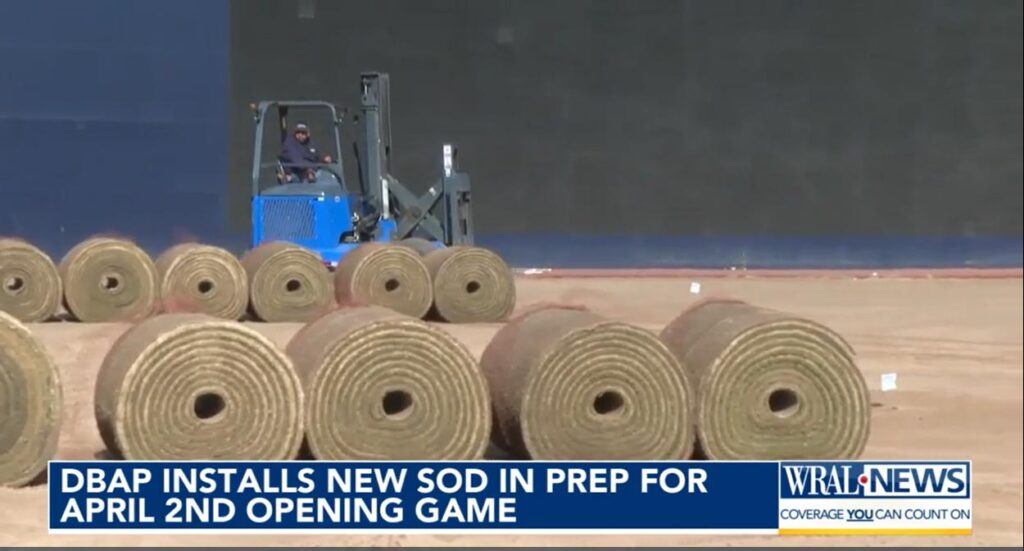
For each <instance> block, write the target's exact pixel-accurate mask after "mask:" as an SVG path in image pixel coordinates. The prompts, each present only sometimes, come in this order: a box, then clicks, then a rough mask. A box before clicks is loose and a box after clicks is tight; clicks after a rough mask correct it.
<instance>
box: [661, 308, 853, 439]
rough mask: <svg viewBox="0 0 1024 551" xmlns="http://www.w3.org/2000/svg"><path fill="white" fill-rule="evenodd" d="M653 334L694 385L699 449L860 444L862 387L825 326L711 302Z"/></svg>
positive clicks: (845, 351)
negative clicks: (673, 356) (670, 351)
mask: <svg viewBox="0 0 1024 551" xmlns="http://www.w3.org/2000/svg"><path fill="white" fill-rule="evenodd" d="M661 338H662V340H664V341H665V343H666V344H667V345H668V347H669V349H671V350H672V351H673V353H674V354H675V355H676V356H677V357H678V358H679V360H680V362H681V363H682V364H683V365H684V366H685V367H686V369H687V371H688V372H689V374H690V377H691V380H693V381H694V383H695V385H696V388H697V394H696V396H697V408H696V422H697V435H698V440H699V443H698V446H699V452H700V454H701V455H703V456H706V457H708V458H711V459H848V458H856V457H858V456H860V454H861V453H862V452H863V450H864V447H865V445H866V444H867V440H868V433H869V429H870V422H871V406H870V402H869V396H868V391H867V386H866V384H865V383H864V378H863V376H862V375H861V373H860V371H859V370H858V369H857V366H856V364H855V362H854V352H853V349H852V348H851V347H850V345H849V344H847V342H846V341H845V340H843V338H842V337H840V336H839V335H838V334H837V333H835V332H834V331H832V330H831V329H829V328H828V327H825V326H824V325H821V324H819V323H816V322H813V321H810V320H807V319H804V318H802V317H800V316H795V315H792V314H787V313H784V312H778V311H775V310H769V309H767V308H759V307H757V306H752V305H750V304H747V303H744V302H740V301H728V300H711V301H705V302H701V303H698V304H696V305H694V306H693V307H691V308H690V309H688V310H687V311H685V312H683V313H682V314H681V315H680V316H679V317H677V318H676V319H675V320H673V321H672V322H671V323H669V324H668V326H667V327H665V329H664V330H663V331H662V333H661Z"/></svg>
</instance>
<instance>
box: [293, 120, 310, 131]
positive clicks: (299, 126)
mask: <svg viewBox="0 0 1024 551" xmlns="http://www.w3.org/2000/svg"><path fill="white" fill-rule="evenodd" d="M295 131H296V132H299V131H302V132H307V133H308V132H309V126H306V123H304V122H300V123H298V124H296V125H295Z"/></svg>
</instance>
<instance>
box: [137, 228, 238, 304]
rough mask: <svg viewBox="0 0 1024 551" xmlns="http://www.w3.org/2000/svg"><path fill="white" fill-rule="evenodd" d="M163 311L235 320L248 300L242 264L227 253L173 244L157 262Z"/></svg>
mask: <svg viewBox="0 0 1024 551" xmlns="http://www.w3.org/2000/svg"><path fill="white" fill-rule="evenodd" d="M156 271H157V278H158V280H159V282H160V296H161V304H162V305H163V308H162V310H163V311H164V312H190V313H202V314H208V315H211V316H213V317H216V318H222V319H230V320H237V319H239V318H240V317H242V315H243V314H244V313H245V309H246V306H247V305H248V301H249V281H248V278H247V277H246V274H245V268H243V267H242V263H241V262H239V261H238V259H237V258H235V256H234V255H233V254H231V253H229V252H228V251H226V250H224V249H222V248H220V247H213V246H210V245H201V244H199V243H184V244H181V245H175V246H173V247H171V248H169V249H167V250H166V251H164V252H163V254H161V255H160V256H159V257H158V258H157V259H156Z"/></svg>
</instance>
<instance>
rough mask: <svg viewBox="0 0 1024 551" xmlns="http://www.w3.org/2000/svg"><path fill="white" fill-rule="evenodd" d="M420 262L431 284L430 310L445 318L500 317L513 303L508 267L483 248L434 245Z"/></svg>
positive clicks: (457, 320) (486, 319)
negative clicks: (425, 267) (440, 247)
mask: <svg viewBox="0 0 1024 551" xmlns="http://www.w3.org/2000/svg"><path fill="white" fill-rule="evenodd" d="M423 263H424V264H426V266H427V270H428V271H429V272H430V280H431V282H432V284H433V287H434V308H433V311H434V312H435V313H436V314H437V316H438V317H439V318H441V319H443V320H445V321H449V322H452V323H472V322H497V321H502V320H504V319H506V318H507V317H508V316H509V314H511V313H512V310H513V309H514V308H515V306H516V285H515V280H514V279H513V278H512V270H510V269H509V267H508V265H506V264H505V261H503V260H502V259H501V257H499V256H498V255H496V254H494V253H493V252H491V251H489V250H487V249H484V248H481V247H466V246H455V247H447V248H443V249H436V250H434V251H431V252H429V253H428V254H427V255H426V256H424V257H423Z"/></svg>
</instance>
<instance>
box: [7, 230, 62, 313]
mask: <svg viewBox="0 0 1024 551" xmlns="http://www.w3.org/2000/svg"><path fill="white" fill-rule="evenodd" d="M61 296H62V291H61V281H60V274H59V273H58V272H57V267H56V266H55V265H54V264H53V261H52V260H50V257H49V256H47V255H46V253H44V252H42V251H40V250H39V249H37V248H36V247H34V246H32V245H31V244H29V243H27V242H25V241H22V240H20V239H0V312H7V313H8V314H10V315H11V316H13V317H14V318H16V319H18V320H20V321H24V322H35V321H45V320H47V319H50V318H52V317H53V316H54V315H56V314H57V309H58V308H59V307H60V301H61Z"/></svg>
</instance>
